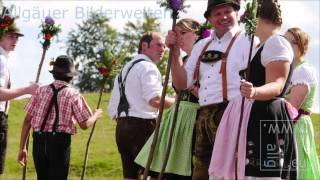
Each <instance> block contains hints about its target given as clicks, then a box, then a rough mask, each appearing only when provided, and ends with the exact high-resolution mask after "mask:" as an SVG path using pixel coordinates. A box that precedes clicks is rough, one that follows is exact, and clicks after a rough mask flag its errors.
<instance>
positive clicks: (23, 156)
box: [18, 149, 28, 166]
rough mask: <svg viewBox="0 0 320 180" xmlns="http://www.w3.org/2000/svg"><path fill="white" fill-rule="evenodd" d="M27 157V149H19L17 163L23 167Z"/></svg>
mask: <svg viewBox="0 0 320 180" xmlns="http://www.w3.org/2000/svg"><path fill="white" fill-rule="evenodd" d="M27 155H28V151H27V149H21V150H20V151H19V155H18V162H19V164H20V165H21V166H25V165H26V163H27Z"/></svg>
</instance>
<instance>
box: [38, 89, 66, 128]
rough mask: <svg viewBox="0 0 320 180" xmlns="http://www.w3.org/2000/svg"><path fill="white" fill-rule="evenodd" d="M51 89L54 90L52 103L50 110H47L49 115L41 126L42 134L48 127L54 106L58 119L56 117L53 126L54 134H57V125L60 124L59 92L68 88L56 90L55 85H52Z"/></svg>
mask: <svg viewBox="0 0 320 180" xmlns="http://www.w3.org/2000/svg"><path fill="white" fill-rule="evenodd" d="M50 87H51V89H52V92H53V95H52V98H51V101H50V103H49V106H48V110H47V113H46V115H45V118H44V120H43V122H42V124H41V129H40V132H43V130H44V128H45V126H46V123H47V121H48V118H49V115H50V112H51V111H52V107H53V105H54V108H55V111H56V117H55V120H54V123H53V126H52V132H53V133H56V130H57V125H58V122H59V106H58V92H59V91H61V90H62V89H63V88H65V87H67V86H62V87H60V88H59V89H56V88H55V87H54V85H53V84H50Z"/></svg>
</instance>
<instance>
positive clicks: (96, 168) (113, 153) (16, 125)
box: [0, 94, 320, 180]
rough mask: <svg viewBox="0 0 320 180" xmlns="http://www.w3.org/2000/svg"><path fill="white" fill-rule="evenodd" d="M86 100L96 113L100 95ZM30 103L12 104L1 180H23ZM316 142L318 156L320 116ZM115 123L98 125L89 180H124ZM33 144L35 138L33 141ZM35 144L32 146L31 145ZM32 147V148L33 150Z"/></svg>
mask: <svg viewBox="0 0 320 180" xmlns="http://www.w3.org/2000/svg"><path fill="white" fill-rule="evenodd" d="M84 97H85V99H86V100H87V102H88V104H89V105H90V107H91V108H92V109H94V108H95V107H96V103H97V101H98V94H85V95H84ZM108 99H109V94H105V95H104V97H103V101H102V104H101V108H102V109H103V110H104V111H106V107H107V103H108ZM26 102H27V101H26V100H16V101H12V103H11V107H10V113H9V116H10V117H9V135H8V137H9V138H8V140H9V142H8V149H7V159H6V166H5V172H4V175H3V176H2V177H0V179H1V180H17V179H21V176H22V168H21V167H20V165H19V164H18V163H17V155H18V150H19V141H20V132H21V126H22V123H23V119H24V116H25V113H24V112H23V108H24V105H25V104H26ZM312 120H313V125H314V130H315V139H316V143H317V149H318V154H319V152H320V115H319V114H313V115H312ZM90 131H91V129H88V130H86V131H83V130H81V129H80V128H78V133H77V134H76V135H75V136H73V138H72V146H71V148H72V152H71V166H70V175H69V179H70V180H73V179H77V180H78V179H80V176H81V171H82V163H83V158H84V153H85V148H86V142H87V139H88V137H89V133H90ZM114 131H115V122H114V121H112V120H110V119H109V116H108V115H107V113H106V112H104V116H103V118H102V119H100V120H99V121H98V122H97V125H96V129H95V132H94V135H93V138H92V141H91V145H90V151H89V161H88V166H87V173H86V179H87V180H101V179H103V180H117V179H119V180H120V179H122V175H121V162H120V156H119V154H118V151H117V146H116V143H115V136H114ZM30 140H32V138H31V139H30ZM30 144H31V142H30ZM30 147H31V146H30ZM31 152H32V150H31V149H30V150H29V157H28V162H29V163H28V169H27V170H28V171H27V177H28V178H27V179H28V180H33V179H36V173H35V170H34V166H33V160H32V155H31Z"/></svg>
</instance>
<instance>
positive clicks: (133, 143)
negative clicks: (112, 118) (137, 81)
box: [116, 59, 155, 179]
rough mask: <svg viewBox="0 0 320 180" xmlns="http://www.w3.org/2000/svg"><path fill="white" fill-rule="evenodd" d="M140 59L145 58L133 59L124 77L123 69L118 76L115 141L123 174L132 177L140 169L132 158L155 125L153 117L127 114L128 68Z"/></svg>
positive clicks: (134, 177)
mask: <svg viewBox="0 0 320 180" xmlns="http://www.w3.org/2000/svg"><path fill="white" fill-rule="evenodd" d="M141 61H146V60H145V59H138V60H136V61H133V62H132V64H131V66H130V67H129V68H128V70H127V72H126V74H125V76H124V78H123V76H122V72H123V69H122V70H121V72H120V73H119V76H118V85H119V92H120V101H119V105H118V109H117V110H118V117H117V127H116V142H117V146H118V151H119V152H120V154H121V160H122V167H123V175H124V177H125V178H132V179H136V178H137V177H138V171H139V169H140V167H139V166H138V165H137V164H135V163H134V159H135V157H136V156H137V155H138V153H139V152H140V150H141V148H142V147H143V145H144V144H145V142H146V141H147V140H148V138H149V136H150V135H151V134H152V132H153V130H154V127H155V119H143V118H139V117H132V116H129V108H130V104H129V102H128V100H127V97H126V94H125V83H126V80H127V77H128V74H129V72H130V70H131V69H132V68H133V66H134V65H135V64H137V63H139V62H141ZM122 112H124V113H125V117H120V114H121V113H122Z"/></svg>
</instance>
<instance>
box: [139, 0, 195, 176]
mask: <svg viewBox="0 0 320 180" xmlns="http://www.w3.org/2000/svg"><path fill="white" fill-rule="evenodd" d="M184 2H185V0H165V1H164V0H161V1H158V3H159V4H160V7H164V8H165V9H168V10H171V11H172V13H171V17H172V26H171V29H172V30H174V28H175V26H176V21H177V18H178V15H179V11H183V12H186V11H185V8H186V7H189V6H186V5H184ZM171 61H172V50H171V48H170V51H169V60H168V64H167V68H166V74H165V78H164V83H163V88H162V94H161V99H160V105H159V114H158V117H157V122H156V126H155V130H154V136H153V139H152V144H151V148H150V151H149V155H148V160H147V164H146V167H145V170H144V172H143V179H144V180H147V177H148V174H149V170H150V166H151V163H152V159H153V154H154V151H155V148H156V145H157V140H158V135H159V130H160V122H161V119H162V114H163V109H164V99H165V96H166V93H167V87H168V82H169V75H170V68H171ZM158 178H161V176H159V177H158Z"/></svg>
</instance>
